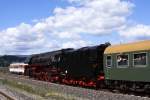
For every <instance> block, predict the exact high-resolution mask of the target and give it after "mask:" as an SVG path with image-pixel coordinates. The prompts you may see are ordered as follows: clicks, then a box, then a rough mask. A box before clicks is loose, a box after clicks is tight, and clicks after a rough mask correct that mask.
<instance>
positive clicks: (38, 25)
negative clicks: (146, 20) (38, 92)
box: [0, 0, 133, 54]
mask: <svg viewBox="0 0 150 100" xmlns="http://www.w3.org/2000/svg"><path fill="white" fill-rule="evenodd" d="M68 1H69V2H70V3H76V4H79V6H74V4H72V5H71V6H67V7H66V8H61V7H57V8H55V9H54V11H53V15H51V16H49V17H47V18H44V19H39V20H35V21H34V24H32V25H30V24H25V23H21V24H20V25H18V26H16V27H11V28H7V29H4V30H2V31H0V35H1V40H0V46H1V47H2V48H1V50H0V51H1V52H2V53H7V54H14V53H15V54H17V53H18V54H22V53H23V54H30V53H38V52H43V51H49V50H54V49H60V48H67V47H75V48H77V47H82V46H86V45H88V44H90V42H89V41H90V40H83V39H84V37H82V34H84V35H89V34H90V35H99V36H101V35H105V34H109V33H112V32H113V31H118V30H120V29H122V28H124V27H125V26H126V23H127V22H128V20H127V18H128V16H129V15H130V14H131V11H132V8H133V4H132V3H131V2H128V1H123V0H68Z"/></svg>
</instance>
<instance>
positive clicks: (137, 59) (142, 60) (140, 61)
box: [133, 53, 147, 66]
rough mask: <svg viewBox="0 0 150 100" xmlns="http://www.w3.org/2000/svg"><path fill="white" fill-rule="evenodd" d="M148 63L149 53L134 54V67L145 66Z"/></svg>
mask: <svg viewBox="0 0 150 100" xmlns="http://www.w3.org/2000/svg"><path fill="white" fill-rule="evenodd" d="M146 61H147V53H136V54H133V64H134V66H145V65H146Z"/></svg>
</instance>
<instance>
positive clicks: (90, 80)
mask: <svg viewBox="0 0 150 100" xmlns="http://www.w3.org/2000/svg"><path fill="white" fill-rule="evenodd" d="M28 64H29V66H28V67H27V69H26V72H25V75H28V76H30V77H34V78H36V79H40V80H44V81H50V82H59V83H63V84H71V85H76V86H78V85H79V86H84V87H100V88H104V87H105V88H117V89H121V90H133V91H146V92H149V91H150V78H149V77H148V75H149V73H150V40H147V41H140V42H136V43H128V44H120V45H113V46H110V44H109V43H105V44H101V45H98V46H93V47H84V48H80V49H62V50H58V51H52V52H48V53H42V54H36V55H32V56H31V58H30V60H29V63H28Z"/></svg>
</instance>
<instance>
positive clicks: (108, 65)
mask: <svg viewBox="0 0 150 100" xmlns="http://www.w3.org/2000/svg"><path fill="white" fill-rule="evenodd" d="M106 66H107V67H112V58H111V56H107V57H106Z"/></svg>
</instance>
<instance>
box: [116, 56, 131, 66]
mask: <svg viewBox="0 0 150 100" xmlns="http://www.w3.org/2000/svg"><path fill="white" fill-rule="evenodd" d="M117 66H118V67H127V66H129V56H128V55H127V54H122V55H117Z"/></svg>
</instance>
